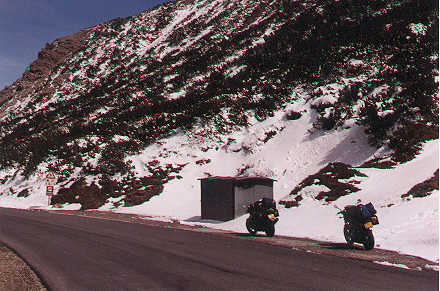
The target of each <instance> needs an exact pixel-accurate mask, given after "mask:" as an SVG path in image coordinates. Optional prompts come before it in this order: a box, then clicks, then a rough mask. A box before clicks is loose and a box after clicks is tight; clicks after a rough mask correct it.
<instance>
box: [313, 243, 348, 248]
mask: <svg viewBox="0 0 440 291" xmlns="http://www.w3.org/2000/svg"><path fill="white" fill-rule="evenodd" d="M318 245H319V246H321V247H322V248H325V249H332V250H352V248H350V247H349V246H348V245H347V244H346V243H319V244H318Z"/></svg>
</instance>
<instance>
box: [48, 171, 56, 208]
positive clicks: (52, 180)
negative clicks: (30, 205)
mask: <svg viewBox="0 0 440 291" xmlns="http://www.w3.org/2000/svg"><path fill="white" fill-rule="evenodd" d="M56 181H57V177H56V176H55V174H54V173H53V172H52V171H49V172H47V174H46V195H47V197H48V201H47V202H48V206H50V200H51V197H52V196H53V190H54V187H55V184H56Z"/></svg>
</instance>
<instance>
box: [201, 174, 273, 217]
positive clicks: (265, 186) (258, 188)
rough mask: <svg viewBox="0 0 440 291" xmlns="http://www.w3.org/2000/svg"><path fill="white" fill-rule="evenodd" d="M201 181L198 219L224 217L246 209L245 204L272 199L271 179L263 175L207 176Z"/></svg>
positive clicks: (240, 213) (240, 212) (236, 215)
mask: <svg viewBox="0 0 440 291" xmlns="http://www.w3.org/2000/svg"><path fill="white" fill-rule="evenodd" d="M200 181H201V214H202V219H214V220H221V221H227V220H231V219H234V218H236V217H238V216H241V215H243V214H245V213H246V210H247V207H248V205H249V204H251V203H253V202H255V201H257V200H259V199H261V198H264V197H267V198H272V199H273V182H274V181H275V180H274V179H270V178H265V177H256V176H252V177H219V176H215V177H207V178H202V179H200Z"/></svg>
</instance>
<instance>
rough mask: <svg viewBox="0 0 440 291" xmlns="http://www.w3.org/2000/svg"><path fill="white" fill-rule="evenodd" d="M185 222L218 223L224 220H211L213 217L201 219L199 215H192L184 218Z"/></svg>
mask: <svg viewBox="0 0 440 291" xmlns="http://www.w3.org/2000/svg"><path fill="white" fill-rule="evenodd" d="M184 221H185V222H200V223H211V224H219V223H224V221H219V220H213V219H202V217H201V216H193V217H190V218H188V219H185V220H184Z"/></svg>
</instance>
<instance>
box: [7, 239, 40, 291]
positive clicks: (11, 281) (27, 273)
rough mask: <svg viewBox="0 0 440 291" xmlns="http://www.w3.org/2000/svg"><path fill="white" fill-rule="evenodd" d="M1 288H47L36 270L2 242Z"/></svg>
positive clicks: (10, 290)
mask: <svg viewBox="0 0 440 291" xmlns="http://www.w3.org/2000/svg"><path fill="white" fill-rule="evenodd" d="M0 290H1V291H6V290H7V291H14V290H17V291H18V290H32V291H37V290H38V291H43V290H47V289H46V287H44V285H43V283H42V282H41V280H40V279H39V278H38V276H37V275H36V274H35V273H34V271H33V270H32V269H31V268H30V267H29V266H28V265H27V264H26V263H25V262H24V261H23V260H22V259H21V258H20V257H18V256H17V255H16V254H15V253H14V251H12V250H11V249H9V248H8V247H7V246H5V245H4V244H2V243H0Z"/></svg>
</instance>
